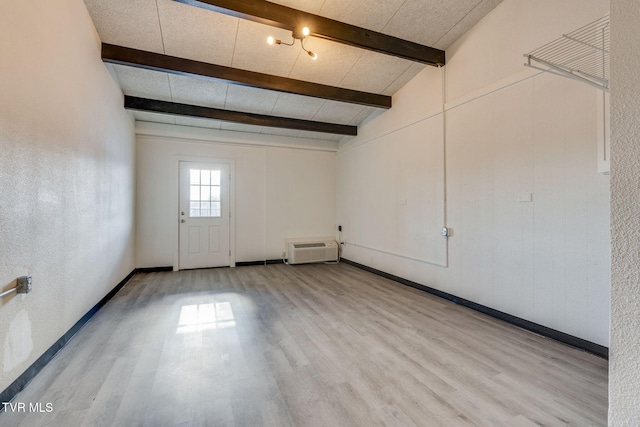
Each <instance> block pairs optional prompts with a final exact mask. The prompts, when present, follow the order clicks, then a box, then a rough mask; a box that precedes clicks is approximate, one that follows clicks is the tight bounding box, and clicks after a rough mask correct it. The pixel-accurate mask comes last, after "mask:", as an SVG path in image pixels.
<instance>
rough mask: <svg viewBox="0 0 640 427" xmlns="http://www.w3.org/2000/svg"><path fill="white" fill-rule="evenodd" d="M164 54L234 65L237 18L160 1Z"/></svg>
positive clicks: (168, 0) (169, 1) (171, 1)
mask: <svg viewBox="0 0 640 427" xmlns="http://www.w3.org/2000/svg"><path fill="white" fill-rule="evenodd" d="M158 12H159V16H160V24H161V26H162V36H163V40H164V48H165V53H166V54H167V55H172V56H178V57H180V58H188V59H193V60H195V61H203V62H209V63H212V64H218V65H225V66H231V60H232V58H233V49H234V45H235V40H236V32H237V30H238V21H239V19H238V18H234V17H232V16H228V15H223V14H221V13H213V12H210V11H208V10H205V9H201V8H199V7H193V6H188V5H185V4H182V3H178V2H176V1H173V0H158Z"/></svg>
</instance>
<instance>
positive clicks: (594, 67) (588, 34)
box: [524, 14, 610, 92]
mask: <svg viewBox="0 0 640 427" xmlns="http://www.w3.org/2000/svg"><path fill="white" fill-rule="evenodd" d="M609 45H610V29H609V15H608V14H607V15H606V16H604V17H602V18H600V19H598V20H596V21H594V22H592V23H590V24H587V25H585V26H584V27H581V28H578V29H577V30H575V31H572V32H570V33H568V34H563V35H562V37H560V38H559V39H557V40H554V41H552V42H551V43H547V44H546V45H544V46H541V47H539V48H538V49H536V50H534V51H531V52H530V53H527V54H525V55H524V56H525V57H526V58H527V62H526V63H525V64H524V65H525V66H527V67H531V68H535V69H538V70H542V71H547V72H551V73H554V74H559V75H562V76H565V77H569V78H572V79H575V80H579V81H582V82H584V83H587V84H590V85H592V86H595V87H597V88H598V89H601V90H604V91H606V92H608V91H609V64H610V60H609Z"/></svg>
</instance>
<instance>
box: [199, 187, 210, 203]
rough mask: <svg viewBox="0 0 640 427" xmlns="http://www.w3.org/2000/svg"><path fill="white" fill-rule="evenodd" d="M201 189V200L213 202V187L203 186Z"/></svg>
mask: <svg viewBox="0 0 640 427" xmlns="http://www.w3.org/2000/svg"><path fill="white" fill-rule="evenodd" d="M200 188H201V189H202V190H201V193H200V200H206V201H209V200H211V187H209V186H206V187H205V186H202V187H200Z"/></svg>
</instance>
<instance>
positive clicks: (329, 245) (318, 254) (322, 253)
mask: <svg viewBox="0 0 640 427" xmlns="http://www.w3.org/2000/svg"><path fill="white" fill-rule="evenodd" d="M288 246H289V248H288V253H289V264H305V263H309V262H326V261H337V260H338V243H337V242H335V241H328V242H289V244H288Z"/></svg>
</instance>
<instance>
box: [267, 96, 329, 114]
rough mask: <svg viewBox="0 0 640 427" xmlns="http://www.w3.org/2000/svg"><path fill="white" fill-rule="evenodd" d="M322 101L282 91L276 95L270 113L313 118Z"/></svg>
mask: <svg viewBox="0 0 640 427" xmlns="http://www.w3.org/2000/svg"><path fill="white" fill-rule="evenodd" d="M324 103H325V101H324V100H323V99H318V98H310V97H307V96H300V95H292V94H289V93H282V94H280V96H279V97H278V101H277V102H276V105H275V107H273V111H272V112H271V114H272V115H274V116H281V117H291V118H294V119H303V120H313V116H315V114H316V113H317V112H318V110H319V109H320V107H322V104H324Z"/></svg>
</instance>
